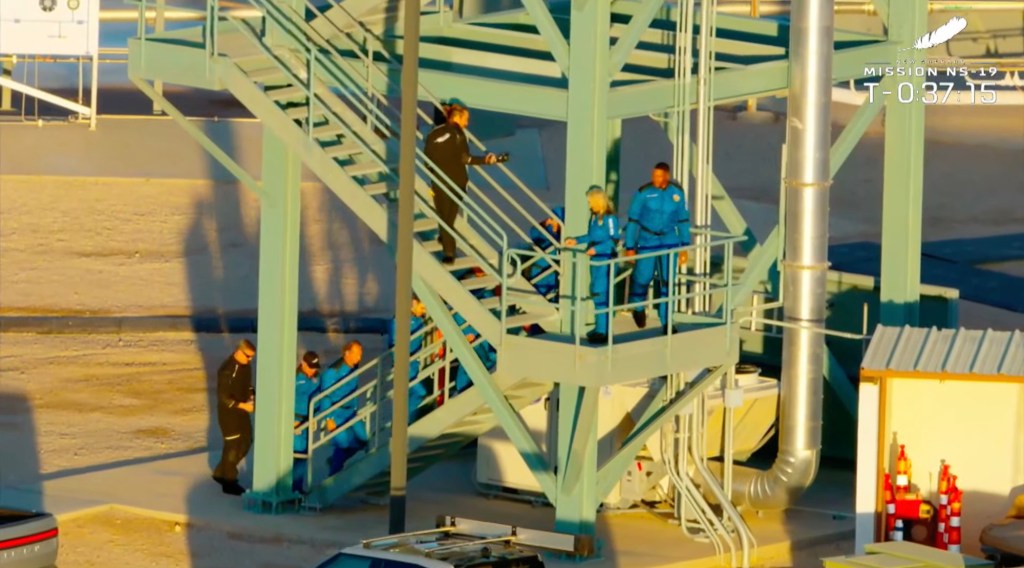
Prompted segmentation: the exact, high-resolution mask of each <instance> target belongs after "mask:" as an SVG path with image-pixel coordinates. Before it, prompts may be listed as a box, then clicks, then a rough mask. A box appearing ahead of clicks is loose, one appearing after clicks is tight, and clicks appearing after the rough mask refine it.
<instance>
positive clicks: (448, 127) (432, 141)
mask: <svg viewBox="0 0 1024 568" xmlns="http://www.w3.org/2000/svg"><path fill="white" fill-rule="evenodd" d="M467 125H469V110H468V109H466V108H464V107H461V106H458V105H453V106H451V107H449V109H448V122H447V123H445V124H444V125H443V126H438V127H437V128H435V129H434V130H432V131H431V132H430V134H428V135H427V140H426V142H425V143H424V152H425V153H426V155H427V158H429V159H430V161H431V162H433V164H434V166H436V171H435V175H437V174H438V172H439V173H443V174H444V175H446V176H448V178H449V179H451V180H452V182H453V183H454V184H455V187H454V188H448V191H445V190H443V189H441V187H440V186H439V185H438V184H437V182H433V183H432V187H431V193H433V194H434V209H435V210H436V211H437V215H438V216H439V217H440V218H441V221H442V223H441V227H440V233H441V234H440V236H439V237H438V240H439V241H440V242H441V250H442V251H443V255H444V257H443V259H442V262H444V263H445V264H452V263H454V262H455V236H454V235H453V234H452V233H451V232H450V231H448V230H447V227H451V226H452V225H454V224H455V219H456V217H458V216H459V206H460V205H461V203H462V199H463V198H465V196H466V186H467V185H468V184H469V172H468V171H467V169H466V166H479V165H491V164H495V163H497V161H498V158H497V156H495V155H494V154H491V153H488V154H487V155H486V156H474V155H472V154H470V153H469V143H468V142H467V141H466V133H465V131H464V129H465V128H466V126H467ZM439 177H440V176H439ZM450 193H451V194H454V197H453V196H452V195H451V194H450Z"/></svg>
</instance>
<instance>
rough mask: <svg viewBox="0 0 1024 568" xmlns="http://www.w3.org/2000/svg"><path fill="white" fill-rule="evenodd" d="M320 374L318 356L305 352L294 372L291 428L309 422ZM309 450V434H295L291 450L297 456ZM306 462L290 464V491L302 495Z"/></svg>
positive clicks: (297, 458)
mask: <svg viewBox="0 0 1024 568" xmlns="http://www.w3.org/2000/svg"><path fill="white" fill-rule="evenodd" d="M319 372H320V356H319V355H317V354H316V352H314V351H306V353H305V354H303V355H302V360H301V361H300V362H299V367H298V369H296V370H295V423H294V424H293V425H292V427H293V428H298V427H299V426H301V425H303V424H305V423H306V422H307V421H308V420H309V403H310V401H311V400H313V397H314V396H316V394H317V393H318V392H319V390H320V381H319V380H318V379H317V374H318V373H319ZM308 449H309V432H308V431H306V430H303V431H302V432H301V433H298V434H295V440H294V442H293V443H292V450H293V451H294V452H295V453H297V454H305V453H306V452H307V450H308ZM305 480H306V460H305V459H303V458H299V457H296V458H295V461H294V463H293V464H292V490H293V491H295V492H296V493H302V492H303V490H304V489H305Z"/></svg>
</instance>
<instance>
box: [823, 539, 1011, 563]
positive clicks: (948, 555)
mask: <svg viewBox="0 0 1024 568" xmlns="http://www.w3.org/2000/svg"><path fill="white" fill-rule="evenodd" d="M864 550H865V551H866V552H867V554H864V555H862V556H843V557H836V558H824V559H822V563H823V564H824V568H960V567H964V568H985V567H987V568H993V565H992V563H991V562H989V561H987V560H979V559H977V558H971V557H970V556H964V555H962V554H956V553H954V552H946V551H944V550H938V549H935V548H931V547H928V546H923V545H920V544H914V543H912V542H881V543H877V544H869V545H867V546H865V547H864Z"/></svg>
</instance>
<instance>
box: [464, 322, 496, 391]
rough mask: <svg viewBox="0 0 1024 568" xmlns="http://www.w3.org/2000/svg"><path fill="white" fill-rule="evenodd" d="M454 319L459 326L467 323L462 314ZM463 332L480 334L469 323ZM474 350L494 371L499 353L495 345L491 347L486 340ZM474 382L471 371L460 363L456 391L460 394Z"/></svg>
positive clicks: (486, 365) (489, 369)
mask: <svg viewBox="0 0 1024 568" xmlns="http://www.w3.org/2000/svg"><path fill="white" fill-rule="evenodd" d="M454 319H455V323H456V324H458V325H459V326H461V325H462V324H464V323H466V320H465V318H463V317H462V316H461V315H460V314H455V316H454ZM462 334H463V335H470V334H472V335H476V336H479V335H480V334H479V333H478V332H477V330H475V329H473V326H471V325H468V326H466V327H465V328H463V330H462ZM473 352H474V353H476V356H477V357H479V358H480V361H481V362H483V364H484V367H486V368H487V370H488V371H493V370H494V367H495V366H497V365H498V353H497V351H495V350H494V348H493V347H491V344H490V343H488V342H486V341H480V342H479V343H477V344H476V345H475V346H473ZM472 383H473V381H472V380H470V378H469V373H468V372H467V371H466V368H465V366H463V365H462V364H461V363H460V364H459V370H458V371H457V372H456V373H455V393H456V394H458V393H460V392H462V391H464V390H466V389H468V388H469V386H470V385H471V384H472Z"/></svg>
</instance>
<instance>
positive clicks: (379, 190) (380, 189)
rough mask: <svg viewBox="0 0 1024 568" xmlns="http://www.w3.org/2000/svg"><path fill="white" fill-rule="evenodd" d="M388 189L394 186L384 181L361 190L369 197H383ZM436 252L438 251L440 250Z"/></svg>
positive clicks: (368, 185)
mask: <svg viewBox="0 0 1024 568" xmlns="http://www.w3.org/2000/svg"><path fill="white" fill-rule="evenodd" d="M389 187H391V188H393V187H394V184H390V183H388V182H386V181H379V182H376V183H370V184H367V185H365V186H363V189H365V190H366V193H369V194H370V195H384V194H386V193H387V192H388V189H389ZM438 247H440V245H438ZM438 250H440V248H439V249H438Z"/></svg>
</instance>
